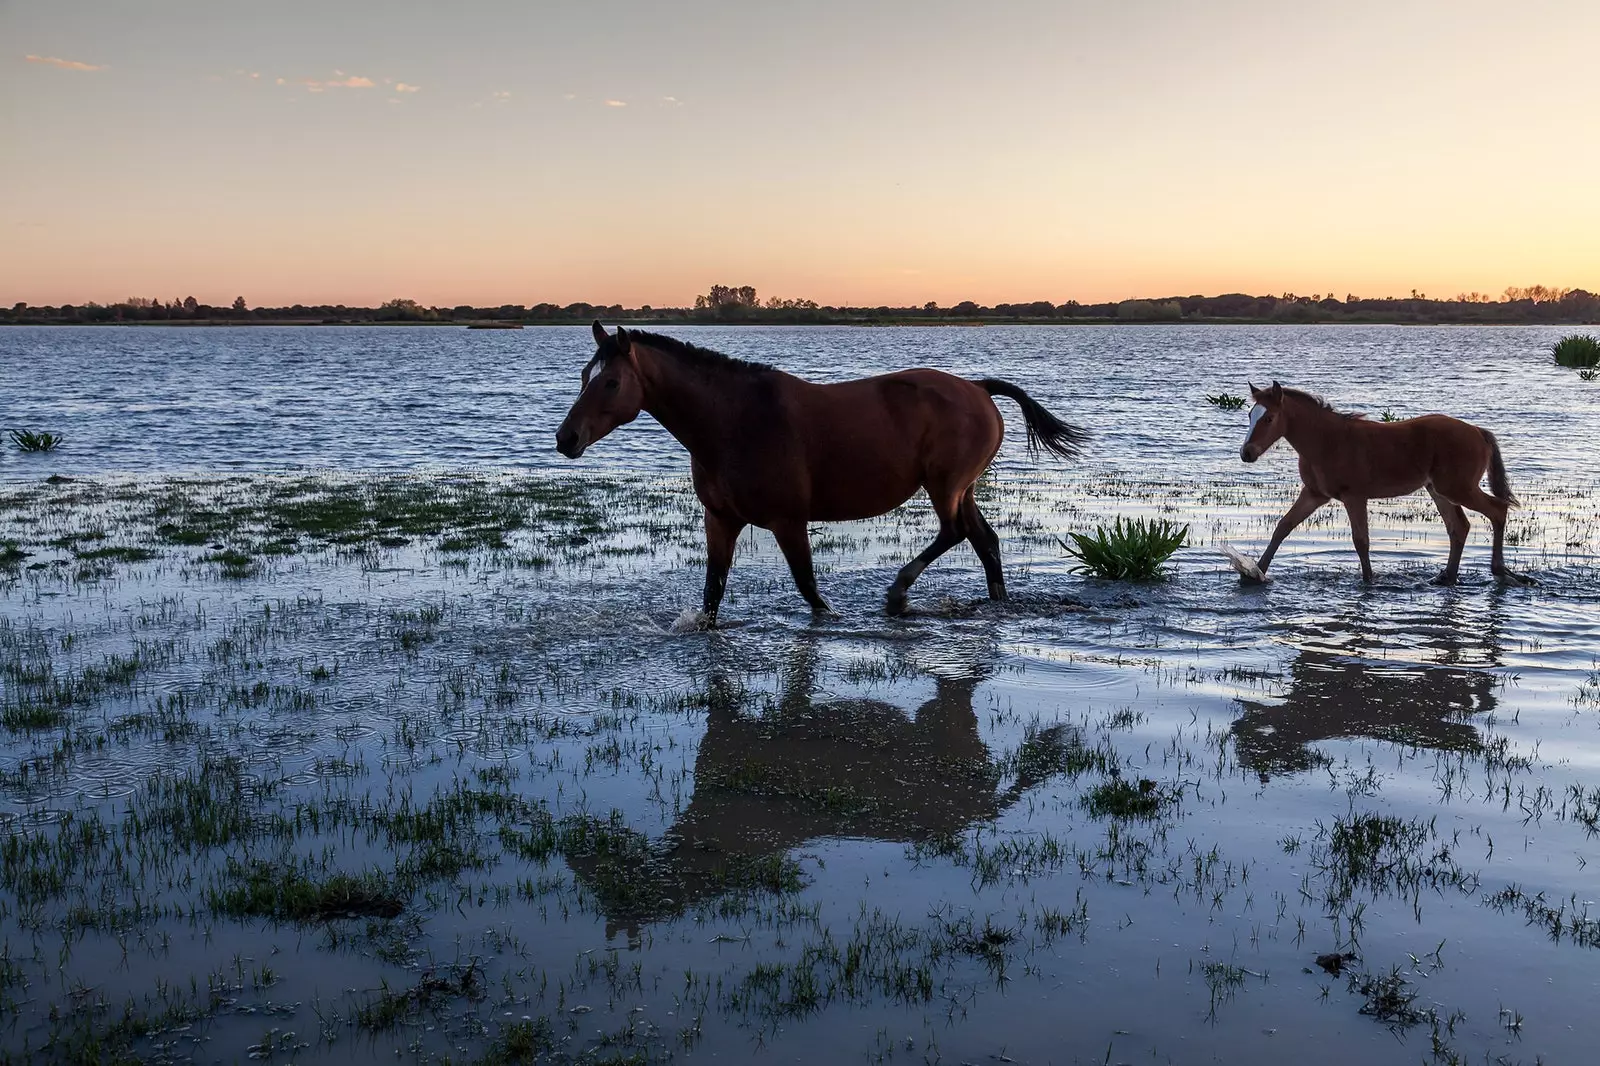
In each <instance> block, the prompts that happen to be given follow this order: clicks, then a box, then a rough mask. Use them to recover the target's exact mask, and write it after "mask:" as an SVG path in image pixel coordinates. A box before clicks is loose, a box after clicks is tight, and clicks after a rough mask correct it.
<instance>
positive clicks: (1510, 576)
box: [1455, 485, 1535, 585]
mask: <svg viewBox="0 0 1600 1066" xmlns="http://www.w3.org/2000/svg"><path fill="white" fill-rule="evenodd" d="M1455 498H1456V499H1458V500H1459V502H1460V503H1461V504H1462V505H1463V506H1466V507H1470V508H1472V509H1473V510H1474V511H1477V512H1479V513H1480V514H1482V515H1483V516H1484V517H1485V518H1487V519H1488V520H1489V523H1490V525H1492V526H1493V527H1494V554H1493V555H1492V556H1490V558H1489V569H1490V570H1492V571H1494V575H1495V577H1500V578H1504V579H1506V580H1507V581H1515V582H1517V583H1518V584H1522V585H1532V584H1535V582H1534V580H1533V579H1532V578H1530V577H1527V576H1525V575H1523V574H1519V573H1517V572H1515V571H1514V570H1512V569H1511V568H1510V567H1509V566H1507V565H1506V516H1507V515H1508V514H1510V512H1511V505H1510V504H1508V503H1506V501H1504V500H1497V499H1495V498H1494V497H1493V496H1491V495H1489V494H1488V493H1487V492H1484V491H1483V490H1482V489H1480V488H1479V487H1478V486H1476V485H1473V486H1472V489H1471V491H1470V492H1464V493H1462V494H1461V495H1460V496H1459V497H1455Z"/></svg>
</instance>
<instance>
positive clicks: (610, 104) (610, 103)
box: [606, 100, 628, 107]
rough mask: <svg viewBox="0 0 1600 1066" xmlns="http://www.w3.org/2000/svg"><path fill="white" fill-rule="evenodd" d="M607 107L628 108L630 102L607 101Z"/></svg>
mask: <svg viewBox="0 0 1600 1066" xmlns="http://www.w3.org/2000/svg"><path fill="white" fill-rule="evenodd" d="M606 106H607V107H627V106H628V101H626V100H607V101H606Z"/></svg>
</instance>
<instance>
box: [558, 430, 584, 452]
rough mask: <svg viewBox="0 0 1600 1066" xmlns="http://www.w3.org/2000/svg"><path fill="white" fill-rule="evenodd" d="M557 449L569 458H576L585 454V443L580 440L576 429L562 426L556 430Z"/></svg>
mask: <svg viewBox="0 0 1600 1066" xmlns="http://www.w3.org/2000/svg"><path fill="white" fill-rule="evenodd" d="M556 451H558V452H560V453H561V454H562V455H564V456H566V457H567V458H568V459H576V458H577V457H578V456H580V455H582V454H583V444H582V442H581V441H579V440H578V434H577V432H576V431H574V430H572V429H569V428H568V427H566V426H562V427H561V428H560V429H558V430H556Z"/></svg>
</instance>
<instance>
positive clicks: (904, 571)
mask: <svg viewBox="0 0 1600 1066" xmlns="http://www.w3.org/2000/svg"><path fill="white" fill-rule="evenodd" d="M928 495H929V499H930V500H931V501H932V502H933V510H934V513H936V514H937V515H938V516H939V534H938V536H936V537H934V538H933V543H932V544H930V545H928V546H927V547H926V548H924V549H922V554H921V555H919V556H917V557H916V558H915V559H913V560H911V561H910V562H909V563H907V564H906V565H905V566H902V567H901V568H900V573H899V575H898V576H897V577H896V578H895V579H894V584H892V585H890V586H889V597H888V601H887V602H886V603H885V604H884V609H885V610H887V611H888V612H889V613H890V614H903V613H904V612H905V609H906V590H907V589H909V588H910V587H911V583H912V582H913V581H915V580H916V579H917V578H919V577H921V576H922V572H923V571H924V570H926V569H927V568H928V566H929V564H931V563H932V562H933V561H934V560H935V559H937V558H939V556H941V555H943V554H944V553H945V552H947V551H949V550H950V549H951V548H954V547H955V546H956V545H957V544H960V543H961V542H962V541H963V540H965V539H966V532H965V531H964V530H963V529H962V528H961V516H960V506H961V497H960V496H959V495H947V494H945V493H940V494H939V495H937V496H935V495H934V494H933V493H931V492H930V493H929V494H928Z"/></svg>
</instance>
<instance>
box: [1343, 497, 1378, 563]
mask: <svg viewBox="0 0 1600 1066" xmlns="http://www.w3.org/2000/svg"><path fill="white" fill-rule="evenodd" d="M1344 509H1345V513H1347V514H1348V515H1349V516H1350V539H1351V540H1353V541H1355V545H1356V554H1357V555H1358V556H1360V557H1361V580H1362V581H1371V580H1372V559H1371V557H1370V554H1371V550H1372V537H1371V536H1370V535H1369V534H1368V532H1367V501H1366V500H1364V499H1358V498H1355V497H1352V498H1350V499H1348V500H1345V501H1344Z"/></svg>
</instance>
